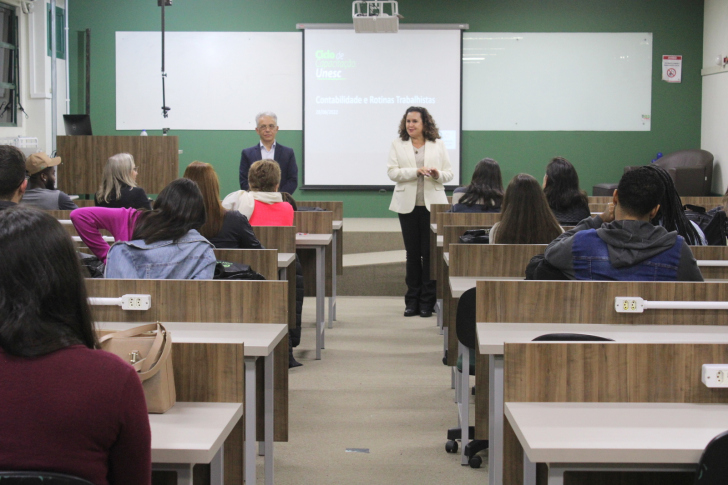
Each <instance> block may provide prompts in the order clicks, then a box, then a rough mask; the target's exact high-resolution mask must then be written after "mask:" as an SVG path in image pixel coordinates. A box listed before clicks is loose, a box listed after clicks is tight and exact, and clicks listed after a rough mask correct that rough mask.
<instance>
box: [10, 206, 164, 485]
mask: <svg viewBox="0 0 728 485" xmlns="http://www.w3.org/2000/svg"><path fill="white" fill-rule="evenodd" d="M0 254H2V255H3V257H2V258H0V274H1V275H2V277H1V278H0V315H2V318H0V403H2V412H0V470H17V471H47V472H56V473H64V474H67V475H73V476H77V477H80V478H83V479H85V480H88V481H90V482H92V483H94V484H95V485H130V484H135V485H136V484H138V485H149V484H150V483H151V432H150V429H149V417H148V416H147V406H146V401H145V399H144V392H143V390H142V384H141V382H140V380H139V377H138V376H137V374H136V371H135V370H134V369H133V368H132V366H131V365H129V364H127V363H126V362H124V361H122V360H121V359H120V358H119V357H117V356H115V355H113V354H111V353H108V352H105V351H103V350H98V349H97V348H98V341H97V339H96V334H95V332H94V328H93V327H94V322H93V320H92V318H91V310H90V309H89V306H88V301H87V295H86V286H85V284H84V280H83V276H82V274H81V268H80V266H79V264H78V257H77V256H76V251H75V249H74V247H73V243H72V242H71V238H70V236H69V235H68V233H67V232H66V230H65V229H63V227H62V226H61V225H60V224H59V223H58V221H56V220H55V219H54V218H53V217H52V216H50V215H49V214H46V213H44V212H41V211H39V210H36V209H32V208H29V207H23V206H17V207H13V208H9V209H6V210H4V211H2V212H0Z"/></svg>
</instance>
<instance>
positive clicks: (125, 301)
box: [121, 295, 152, 310]
mask: <svg viewBox="0 0 728 485" xmlns="http://www.w3.org/2000/svg"><path fill="white" fill-rule="evenodd" d="M151 307H152V296H151V295H124V296H122V297H121V309H122V310H149V309H150V308H151Z"/></svg>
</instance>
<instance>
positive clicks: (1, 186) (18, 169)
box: [0, 145, 28, 211]
mask: <svg viewBox="0 0 728 485" xmlns="http://www.w3.org/2000/svg"><path fill="white" fill-rule="evenodd" d="M27 185H28V181H27V180H25V155H23V152H21V151H20V150H18V149H17V148H15V147H14V146H11V145H0V211H2V210H4V209H7V208H8V207H12V206H14V205H16V204H17V203H18V202H20V199H22V198H23V193H25V187H26V186H27Z"/></svg>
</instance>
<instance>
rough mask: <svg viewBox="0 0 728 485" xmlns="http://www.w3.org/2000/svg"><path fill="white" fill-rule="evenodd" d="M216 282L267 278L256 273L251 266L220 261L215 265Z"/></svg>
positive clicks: (214, 277)
mask: <svg viewBox="0 0 728 485" xmlns="http://www.w3.org/2000/svg"><path fill="white" fill-rule="evenodd" d="M212 279H215V280H264V279H265V276H263V275H262V274H260V273H258V272H257V271H254V270H253V269H252V268H251V267H250V266H249V265H247V264H241V263H231V262H229V261H218V262H217V263H216V264H215V274H214V276H213V277H212Z"/></svg>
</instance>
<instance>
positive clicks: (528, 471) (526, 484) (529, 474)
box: [523, 453, 536, 485]
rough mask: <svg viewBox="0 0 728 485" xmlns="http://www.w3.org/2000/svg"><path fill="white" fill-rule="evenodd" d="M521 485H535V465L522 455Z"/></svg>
mask: <svg viewBox="0 0 728 485" xmlns="http://www.w3.org/2000/svg"><path fill="white" fill-rule="evenodd" d="M523 485H536V464H535V463H534V462H532V461H531V460H529V459H528V455H527V454H526V453H523Z"/></svg>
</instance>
